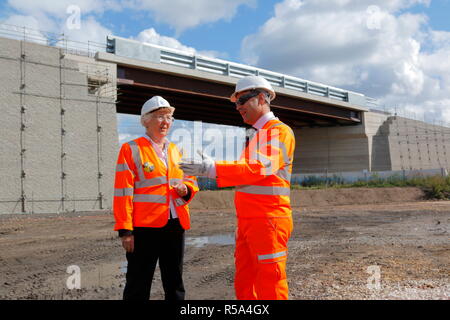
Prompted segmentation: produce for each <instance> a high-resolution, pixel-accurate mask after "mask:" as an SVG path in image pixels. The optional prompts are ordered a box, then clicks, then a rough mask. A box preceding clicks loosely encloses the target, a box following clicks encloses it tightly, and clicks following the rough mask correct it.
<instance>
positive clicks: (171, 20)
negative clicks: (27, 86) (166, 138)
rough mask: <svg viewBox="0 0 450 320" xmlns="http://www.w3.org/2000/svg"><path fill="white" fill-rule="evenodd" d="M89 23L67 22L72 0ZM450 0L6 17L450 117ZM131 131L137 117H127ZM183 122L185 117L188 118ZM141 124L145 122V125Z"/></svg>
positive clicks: (83, 2) (30, 10)
mask: <svg viewBox="0 0 450 320" xmlns="http://www.w3.org/2000/svg"><path fill="white" fill-rule="evenodd" d="M71 5H75V6H77V7H78V8H79V9H80V19H81V20H80V28H75V29H70V28H69V29H68V27H67V24H66V22H67V19H68V18H69V16H70V14H68V13H67V9H68V7H69V6H71ZM449 16H450V0H390V1H385V0H358V1H357V0H327V1H325V0H283V1H281V0H280V1H275V0H269V1H268V0H264V1H262V0H214V1H211V0H127V1H116V0H98V1H92V0H60V1H53V0H40V1H34V0H33V1H32V0H9V1H4V0H3V1H0V22H3V23H8V24H13V25H22V26H26V27H29V28H33V29H39V30H46V31H51V32H55V33H61V32H64V33H65V34H66V35H67V36H68V37H69V38H71V39H74V40H78V41H88V40H91V41H92V40H94V41H99V42H102V43H103V42H104V39H105V37H106V35H107V34H114V35H116V36H121V37H125V38H133V39H137V40H139V41H145V42H149V43H155V44H159V45H164V46H169V47H173V48H176V49H181V50H189V51H190V52H195V53H199V54H204V55H209V56H212V57H217V58H221V59H226V60H230V61H234V62H239V63H245V64H251V65H254V66H257V67H261V68H265V69H269V70H273V71H276V72H281V73H285V74H289V75H293V76H298V77H301V78H304V79H308V80H312V81H318V82H322V83H325V84H328V85H332V86H336V87H340V88H344V89H349V90H354V91H357V92H362V93H364V94H366V95H367V96H371V97H374V98H377V99H379V101H380V103H381V105H383V106H386V107H387V108H394V107H395V108H396V110H397V111H399V110H400V112H401V111H403V112H404V113H405V114H408V115H414V117H417V118H419V119H422V118H425V119H427V120H435V121H436V122H440V121H443V122H448V123H450V19H449ZM119 120H120V126H121V127H120V131H121V134H122V137H125V135H126V134H127V132H128V131H130V130H131V129H130V128H134V127H135V126H136V122H130V121H134V120H130V119H129V118H126V119H125V118H124V119H119ZM179 125H181V124H179ZM137 126H138V125H137Z"/></svg>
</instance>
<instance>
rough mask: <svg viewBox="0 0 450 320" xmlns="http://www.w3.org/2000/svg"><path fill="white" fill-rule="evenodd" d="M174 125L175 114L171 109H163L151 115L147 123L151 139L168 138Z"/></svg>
mask: <svg viewBox="0 0 450 320" xmlns="http://www.w3.org/2000/svg"><path fill="white" fill-rule="evenodd" d="M172 123H173V112H172V110H171V109H169V108H162V109H159V110H156V111H154V112H152V113H151V117H150V119H148V120H147V121H146V122H145V127H146V128H147V133H149V135H150V136H151V137H154V138H156V139H161V138H164V137H166V136H167V134H168V133H169V129H170V127H171V126H172Z"/></svg>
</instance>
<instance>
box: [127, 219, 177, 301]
mask: <svg viewBox="0 0 450 320" xmlns="http://www.w3.org/2000/svg"><path fill="white" fill-rule="evenodd" d="M133 235H134V251H133V252H132V253H128V252H127V254H126V256H127V260H128V266H127V275H126V284H125V290H124V292H123V299H124V300H148V299H149V298H150V290H151V286H152V280H153V274H154V272H155V268H156V262H157V261H158V259H159V268H160V270H161V279H162V284H163V288H164V293H165V299H166V300H184V293H185V292H184V285H183V277H182V276H183V256H184V229H183V228H182V227H181V225H180V222H179V220H178V219H169V222H168V223H167V225H165V226H164V227H162V228H139V227H136V228H135V229H134V231H133Z"/></svg>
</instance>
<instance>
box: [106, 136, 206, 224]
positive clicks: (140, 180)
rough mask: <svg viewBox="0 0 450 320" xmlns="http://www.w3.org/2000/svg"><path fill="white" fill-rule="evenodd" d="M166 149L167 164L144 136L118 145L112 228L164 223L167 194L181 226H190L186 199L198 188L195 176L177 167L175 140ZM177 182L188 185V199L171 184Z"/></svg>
mask: <svg viewBox="0 0 450 320" xmlns="http://www.w3.org/2000/svg"><path fill="white" fill-rule="evenodd" d="M167 153H168V154H167V162H168V167H166V165H165V164H164V163H163V161H162V160H161V159H160V158H159V157H158V155H157V154H156V152H155V150H154V149H153V146H152V144H151V143H150V141H149V140H147V139H146V138H145V137H140V138H138V139H135V140H133V141H130V142H128V143H124V144H123V145H122V147H121V149H120V152H119V157H118V160H117V167H116V178H115V184H114V206H113V208H114V209H113V210H114V218H115V220H116V224H115V226H114V230H120V229H126V230H133V227H153V228H160V227H163V226H165V225H166V224H167V221H168V219H169V214H170V212H169V210H170V205H169V195H170V196H171V197H172V199H173V200H174V207H175V210H176V213H177V215H178V218H179V220H180V224H181V226H182V227H183V229H185V230H187V229H189V228H190V217H189V207H188V203H189V202H190V201H191V200H192V199H193V197H194V195H195V193H197V192H198V190H199V189H198V184H197V179H196V178H195V177H193V176H185V177H183V171H182V170H181V169H180V168H179V167H178V163H179V162H180V161H181V157H182V154H181V153H180V151H179V150H178V148H177V147H176V145H175V144H173V143H170V144H169V146H168V149H167ZM178 182H183V183H184V184H185V185H186V186H187V187H188V188H189V189H190V191H191V196H190V199H189V201H185V200H184V199H183V198H182V197H180V196H179V195H178V193H177V192H176V190H175V189H174V188H173V187H172V185H173V184H175V183H178Z"/></svg>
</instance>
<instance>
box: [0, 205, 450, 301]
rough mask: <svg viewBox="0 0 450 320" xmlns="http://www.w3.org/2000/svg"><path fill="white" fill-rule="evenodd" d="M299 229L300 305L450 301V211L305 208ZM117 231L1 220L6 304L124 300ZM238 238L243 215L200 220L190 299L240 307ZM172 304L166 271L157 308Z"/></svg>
mask: <svg viewBox="0 0 450 320" xmlns="http://www.w3.org/2000/svg"><path fill="white" fill-rule="evenodd" d="M294 222H295V223H294V232H293V234H292V237H291V240H290V243H289V258H288V264H287V272H288V279H289V286H290V298H291V299H449V297H450V281H449V279H450V272H449V265H450V242H449V222H450V202H449V201H438V202H432V201H426V202H405V203H391V204H371V205H344V206H320V207H316V206H310V207H306V208H295V209H294ZM113 225H114V221H113V217H112V215H111V213H110V212H95V213H94V212H84V213H71V214H59V215H57V214H43V215H41V214H39V215H27V214H22V215H0V299H83V300H85V299H121V296H122V291H123V285H124V278H125V277H124V270H125V269H126V263H125V261H126V259H125V255H124V252H123V249H122V247H121V245H120V242H119V239H118V238H117V234H116V232H114V231H112V228H113ZM234 228H235V216H234V212H233V210H198V209H197V210H192V229H191V230H189V231H188V232H187V233H186V237H187V241H186V242H187V246H186V253H185V264H184V278H185V287H186V290H187V294H186V298H187V299H199V300H202V299H234V298H235V297H234V289H233V277H234V261H233V259H234V258H233V251H234V245H233V233H234ZM73 266H75V267H73ZM77 268H79V269H77ZM74 270H75V271H74ZM77 270H79V271H80V276H81V278H80V279H81V282H80V288H79V289H76V288H75V289H69V287H73V285H74V284H76V282H73V281H72V280H73V279H74V277H73V275H74V272H75V273H76V272H77ZM162 298H163V290H162V286H161V280H160V275H159V271H157V272H156V273H155V278H154V285H153V288H152V294H151V299H162Z"/></svg>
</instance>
